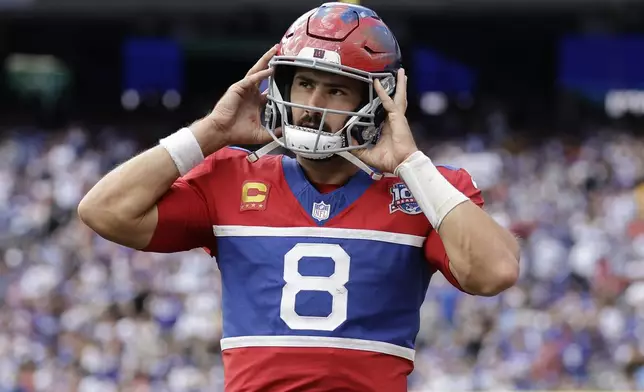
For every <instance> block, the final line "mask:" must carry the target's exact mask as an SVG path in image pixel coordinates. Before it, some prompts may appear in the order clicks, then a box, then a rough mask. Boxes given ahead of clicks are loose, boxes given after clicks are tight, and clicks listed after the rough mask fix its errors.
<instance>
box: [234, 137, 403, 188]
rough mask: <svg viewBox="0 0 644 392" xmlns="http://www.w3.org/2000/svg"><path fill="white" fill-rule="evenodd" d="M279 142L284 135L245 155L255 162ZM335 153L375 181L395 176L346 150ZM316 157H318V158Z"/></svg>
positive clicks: (278, 145) (282, 139) (273, 148)
mask: <svg viewBox="0 0 644 392" xmlns="http://www.w3.org/2000/svg"><path fill="white" fill-rule="evenodd" d="M280 143H284V137H281V138H279V139H278V140H277V141H272V142H270V143H268V144H267V145H265V146H264V147H262V148H260V149H259V150H257V151H255V152H251V153H250V154H249V155H248V157H247V159H248V161H249V162H256V161H257V160H258V159H259V158H261V157H262V156H264V155H266V154H268V153H270V152H271V151H273V150H275V149H276V148H279V147H280ZM296 154H297V155H301V156H302V157H305V156H304V154H299V153H296ZM331 155H333V154H331ZM331 155H329V156H331ZM335 155H339V156H341V157H342V158H344V159H346V160H347V161H349V162H351V163H353V164H354V165H356V166H357V167H358V168H360V169H361V170H362V171H364V172H365V173H367V174H369V177H371V179H373V180H375V181H379V180H381V179H382V178H383V177H395V175H394V174H391V173H384V175H383V174H382V173H378V172H376V171H374V170H373V169H372V168H370V167H369V166H368V165H367V164H366V163H364V162H362V161H361V160H360V159H358V157H356V156H355V155H353V154H351V153H350V152H348V151H342V152H338V153H336V154H335ZM305 158H306V157H305ZM318 159H320V158H318Z"/></svg>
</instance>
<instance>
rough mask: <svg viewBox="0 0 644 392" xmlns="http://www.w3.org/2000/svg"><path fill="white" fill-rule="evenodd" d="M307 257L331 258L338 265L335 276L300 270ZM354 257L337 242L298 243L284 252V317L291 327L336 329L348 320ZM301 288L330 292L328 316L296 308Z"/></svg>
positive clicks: (281, 311)
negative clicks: (308, 274)
mask: <svg viewBox="0 0 644 392" xmlns="http://www.w3.org/2000/svg"><path fill="white" fill-rule="evenodd" d="M303 257H324V258H331V259H332V260H333V264H334V266H335V269H334V272H333V274H332V275H331V276H328V277H326V276H303V275H301V274H300V272H299V270H298V269H299V268H298V267H299V264H300V260H302V258H303ZM350 262H351V257H349V255H348V254H347V252H345V250H344V249H342V247H341V246H340V245H337V244H305V243H300V244H296V245H295V246H294V247H293V248H292V249H291V250H290V251H288V252H287V253H286V255H284V281H285V282H286V284H285V285H284V288H283V289H282V302H281V304H280V317H281V318H282V320H284V322H285V323H286V325H288V326H289V328H291V329H308V330H316V331H333V330H334V329H336V328H337V327H339V326H340V324H342V323H343V322H344V321H345V320H346V319H347V304H348V299H349V291H348V290H347V288H346V286H345V285H346V284H347V282H348V281H349V264H350ZM300 291H326V292H328V293H329V294H331V297H332V298H333V301H332V307H331V313H330V314H329V315H328V316H326V317H318V316H300V315H299V314H297V312H296V311H295V296H296V295H297V293H299V292H300Z"/></svg>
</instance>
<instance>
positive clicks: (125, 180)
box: [78, 46, 276, 249]
mask: <svg viewBox="0 0 644 392" xmlns="http://www.w3.org/2000/svg"><path fill="white" fill-rule="evenodd" d="M275 50H276V47H275V46H274V47H273V48H271V49H270V50H268V51H267V52H266V53H264V55H263V56H262V57H261V58H260V59H259V60H258V61H257V63H255V65H254V66H253V67H252V68H251V69H250V70H249V71H248V73H247V74H246V76H245V77H244V79H242V80H240V81H239V82H237V83H235V84H233V85H232V86H230V88H229V89H228V91H226V93H225V94H224V95H223V97H222V98H221V99H220V100H219V102H218V103H217V105H216V106H215V108H214V109H213V111H212V112H211V113H210V114H209V115H208V116H206V117H204V118H203V119H201V120H198V121H197V122H195V123H193V124H192V125H191V126H190V130H191V132H192V134H193V135H194V137H195V138H196V140H197V143H198V145H199V147H200V148H201V152H202V153H203V154H202V155H203V156H200V157H198V158H199V159H202V158H203V157H204V156H205V157H207V156H209V155H211V154H213V153H214V152H216V151H218V150H220V149H221V148H223V147H225V146H226V145H228V144H238V143H239V144H262V143H266V142H268V141H270V140H271V137H270V136H269V134H268V133H267V132H266V131H265V130H264V129H263V127H262V126H261V121H260V110H261V109H262V108H263V106H264V104H265V103H266V97H265V96H263V95H262V94H261V93H260V92H259V84H260V82H261V81H262V80H264V79H266V78H267V77H269V76H270V75H271V73H272V69H269V68H268V63H269V61H270V59H271V58H272V57H273V55H274V54H275ZM188 135H189V134H188ZM188 147H191V148H190V149H189V150H190V151H191V152H194V150H195V147H194V140H193V139H191V143H189V146H188ZM196 155H201V154H199V151H198V149H197V151H196ZM192 158H194V157H192ZM192 163H194V162H192V159H190V165H188V166H192ZM179 175H180V172H179V170H178V169H177V166H176V163H175V161H174V160H173V159H172V157H171V155H170V154H169V153H168V151H167V150H166V149H165V148H164V147H162V146H156V147H154V148H151V149H150V150H148V151H146V152H144V153H142V154H140V155H138V156H136V157H134V158H132V159H130V160H129V161H127V162H125V163H124V164H122V165H120V166H119V167H117V168H116V169H114V170H112V171H111V172H110V173H109V174H107V175H106V176H105V177H103V179H101V180H100V181H99V182H98V183H97V184H96V185H95V186H94V187H93V188H92V189H91V190H90V191H89V192H88V193H87V195H86V196H85V197H84V198H83V200H81V202H80V204H79V206H78V215H79V216H80V218H81V220H82V221H83V222H84V223H85V224H87V225H88V226H89V227H90V228H92V229H93V230H94V231H96V232H97V233H98V234H99V235H101V236H102V237H104V238H106V239H108V240H110V241H113V242H116V243H118V244H121V245H125V246H128V247H131V248H134V249H143V248H145V247H147V246H148V244H150V241H151V240H152V237H153V235H154V233H155V229H156V228H157V225H158V223H159V211H158V208H157V202H158V201H159V200H160V199H161V198H162V197H163V196H164V195H165V194H166V193H167V192H168V191H169V190H170V189H171V187H172V185H173V184H174V183H175V181H177V179H178V178H179Z"/></svg>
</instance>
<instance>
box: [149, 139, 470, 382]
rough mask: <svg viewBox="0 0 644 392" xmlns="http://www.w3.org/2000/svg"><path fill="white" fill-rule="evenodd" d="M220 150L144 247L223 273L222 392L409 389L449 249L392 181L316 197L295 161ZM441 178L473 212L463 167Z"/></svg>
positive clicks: (184, 183)
mask: <svg viewBox="0 0 644 392" xmlns="http://www.w3.org/2000/svg"><path fill="white" fill-rule="evenodd" d="M246 155H247V154H246V153H245V152H243V151H239V150H237V149H233V148H226V149H223V150H221V151H219V152H217V153H216V154H213V155H211V156H210V157H208V158H207V159H206V160H205V161H204V162H203V163H202V164H201V165H200V166H198V167H197V168H195V169H193V170H192V171H191V172H190V173H188V174H187V175H186V176H184V177H183V178H181V179H179V180H177V182H176V183H175V184H174V185H173V186H172V188H171V189H170V191H169V192H168V193H167V194H166V195H165V196H164V197H163V198H162V200H161V201H160V202H159V203H158V208H159V224H158V226H157V230H156V232H155V235H154V238H153V239H152V242H151V243H150V245H149V246H148V248H147V249H146V250H147V251H156V252H175V251H182V250H187V249H192V248H200V247H201V248H206V249H208V250H209V252H210V254H211V255H212V256H214V257H215V258H216V261H217V263H218V266H219V269H220V271H221V277H222V288H223V293H222V313H223V338H222V340H221V347H222V351H223V357H224V366H225V368H224V370H225V377H226V388H227V391H273V390H275V391H290V390H307V391H332V390H333V391H335V390H345V391H354V390H355V391H364V390H370V391H372V390H382V391H388V392H396V391H405V390H406V386H407V381H406V376H407V375H408V374H409V373H410V372H411V371H412V370H413V359H414V341H415V338H416V335H417V333H418V329H419V320H420V315H419V312H420V307H421V304H422V302H423V300H424V298H425V293H426V291H427V287H428V285H429V282H430V279H431V276H432V275H433V274H434V273H435V272H436V271H440V272H441V273H442V274H443V275H444V276H445V277H446V278H447V279H448V280H449V281H450V282H451V283H452V284H454V285H455V286H456V287H459V286H458V282H457V281H456V280H455V279H454V277H453V276H452V274H451V272H450V269H449V260H448V258H447V255H446V253H445V248H444V246H443V244H442V242H441V240H440V238H439V236H438V234H437V233H436V231H435V230H434V229H433V228H432V227H431V226H430V224H429V222H428V221H427V219H426V217H425V215H424V214H423V213H422V211H421V210H420V208H419V207H418V204H417V203H416V202H415V200H414V198H413V196H412V195H411V193H410V192H409V190H408V189H407V187H406V186H405V185H404V183H403V182H402V181H401V180H400V179H399V178H396V177H385V178H384V179H383V180H381V181H373V180H371V179H370V178H369V176H368V175H367V174H365V173H363V172H358V173H357V174H355V175H354V176H353V177H352V178H351V179H350V180H349V181H348V182H347V183H346V184H345V185H344V186H342V187H339V188H337V189H335V190H333V191H331V192H328V193H321V192H319V191H318V189H317V188H316V187H315V186H313V185H312V184H311V183H310V182H309V181H308V180H307V178H306V177H305V175H304V173H303V171H302V169H301V167H300V166H299V164H298V163H297V161H296V160H294V159H291V158H289V157H286V156H265V157H263V158H262V159H260V160H259V161H258V162H255V163H250V162H248V161H247V160H246ZM439 170H440V171H441V173H442V174H443V175H444V176H445V177H446V178H447V179H448V180H449V181H450V182H451V183H452V184H453V185H455V186H456V187H457V188H458V189H459V190H461V191H462V192H463V193H464V194H466V195H467V196H469V197H470V199H471V200H472V201H473V202H475V203H476V204H478V205H482V204H483V200H482V198H481V194H480V191H479V190H478V189H476V187H475V186H474V183H473V182H472V179H471V177H470V176H469V175H468V174H467V172H466V171H464V170H461V169H455V168H450V167H442V166H441V167H439Z"/></svg>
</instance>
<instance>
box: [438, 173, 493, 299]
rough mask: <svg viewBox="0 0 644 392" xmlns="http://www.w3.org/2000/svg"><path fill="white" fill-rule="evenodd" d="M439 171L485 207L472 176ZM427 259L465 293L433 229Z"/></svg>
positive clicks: (474, 201) (457, 187)
mask: <svg viewBox="0 0 644 392" xmlns="http://www.w3.org/2000/svg"><path fill="white" fill-rule="evenodd" d="M439 170H440V171H441V173H442V174H443V176H445V178H447V180H448V181H449V182H450V183H451V184H452V185H454V186H455V187H456V189H458V190H459V191H461V192H463V194H464V195H465V196H467V197H469V198H470V200H471V201H472V202H473V203H474V204H476V205H477V206H479V207H481V208H482V207H483V205H484V201H483V195H482V194H481V190H480V189H478V188H477V187H476V183H475V182H474V180H473V179H472V177H471V176H470V174H469V173H468V172H467V171H465V170H464V169H452V168H446V167H439ZM425 258H426V259H427V262H428V263H429V264H430V265H431V266H432V267H433V268H435V269H436V270H438V271H440V272H441V273H442V274H443V276H445V278H446V279H447V280H448V281H449V282H450V283H451V284H452V285H453V286H454V287H456V288H457V289H459V290H461V291H463V289H462V288H461V286H460V284H459V283H458V281H457V280H456V278H455V277H454V275H452V271H451V270H450V268H449V257H447V252H446V251H445V245H444V244H443V241H442V240H441V238H440V236H439V235H438V232H437V231H436V230H434V229H432V230H431V231H430V232H429V235H428V236H427V241H425Z"/></svg>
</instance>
